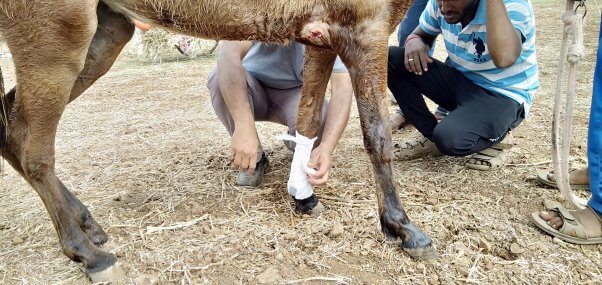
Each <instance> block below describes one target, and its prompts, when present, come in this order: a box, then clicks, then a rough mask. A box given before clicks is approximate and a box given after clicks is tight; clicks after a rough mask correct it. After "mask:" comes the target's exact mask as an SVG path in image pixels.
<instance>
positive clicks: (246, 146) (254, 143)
mask: <svg viewBox="0 0 602 285" xmlns="http://www.w3.org/2000/svg"><path fill="white" fill-rule="evenodd" d="M258 146H259V139H258V138H257V132H256V131H255V128H252V129H249V128H240V129H239V128H236V130H235V131H234V133H233V134H232V144H231V146H230V151H231V153H232V156H231V157H230V160H231V161H232V166H233V167H235V168H239V169H240V170H242V171H245V170H246V171H247V172H248V173H249V174H252V173H253V171H255V165H256V164H257V160H258V159H261V157H259V158H258V157H257V148H258Z"/></svg>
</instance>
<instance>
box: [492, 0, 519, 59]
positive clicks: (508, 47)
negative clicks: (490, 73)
mask: <svg viewBox="0 0 602 285" xmlns="http://www.w3.org/2000/svg"><path fill="white" fill-rule="evenodd" d="M521 45H522V42H521V34H520V32H519V31H517V30H516V29H515V28H514V26H513V25H512V22H510V18H508V12H507V11H506V6H504V1H503V0H487V48H488V49H489V54H490V55H491V59H492V60H493V63H494V64H495V66H496V67H498V68H506V67H510V66H512V65H513V64H514V63H515V62H516V60H517V59H518V57H519V56H520V53H521V50H522V46H521Z"/></svg>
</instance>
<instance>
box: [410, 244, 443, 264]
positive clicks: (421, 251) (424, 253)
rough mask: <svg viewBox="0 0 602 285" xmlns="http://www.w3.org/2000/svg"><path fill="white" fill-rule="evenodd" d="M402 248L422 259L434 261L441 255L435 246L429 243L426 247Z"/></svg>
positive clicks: (415, 257) (414, 256) (413, 256)
mask: <svg viewBox="0 0 602 285" xmlns="http://www.w3.org/2000/svg"><path fill="white" fill-rule="evenodd" d="M402 249H403V250H404V251H405V252H407V253H408V255H410V257H412V258H414V259H418V260H422V261H433V260H435V259H437V257H439V254H438V253H437V249H435V247H434V246H432V245H429V246H426V247H418V248H403V247H402Z"/></svg>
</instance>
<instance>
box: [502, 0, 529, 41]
mask: <svg viewBox="0 0 602 285" xmlns="http://www.w3.org/2000/svg"><path fill="white" fill-rule="evenodd" d="M505 4H506V11H507V12H508V18H510V22H511V23H512V25H513V26H514V28H515V29H516V30H518V31H519V32H520V33H521V38H522V41H523V43H524V42H525V41H527V40H528V39H529V38H531V37H532V35H533V33H534V32H535V17H534V15H533V8H532V7H531V5H530V4H529V2H528V0H510V1H508V0H507V1H505Z"/></svg>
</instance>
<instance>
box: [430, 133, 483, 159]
mask: <svg viewBox="0 0 602 285" xmlns="http://www.w3.org/2000/svg"><path fill="white" fill-rule="evenodd" d="M433 142H434V143H435V145H436V146H437V149H439V151H440V152H441V153H443V154H445V155H449V156H466V155H470V154H473V153H475V152H476V151H475V147H476V141H475V139H474V138H471V137H470V136H469V133H467V132H466V131H463V130H461V129H458V128H449V127H448V128H441V126H437V127H436V128H435V130H434V131H433Z"/></svg>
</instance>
